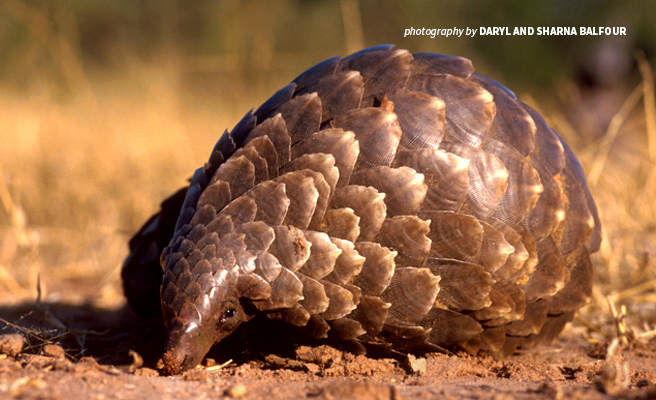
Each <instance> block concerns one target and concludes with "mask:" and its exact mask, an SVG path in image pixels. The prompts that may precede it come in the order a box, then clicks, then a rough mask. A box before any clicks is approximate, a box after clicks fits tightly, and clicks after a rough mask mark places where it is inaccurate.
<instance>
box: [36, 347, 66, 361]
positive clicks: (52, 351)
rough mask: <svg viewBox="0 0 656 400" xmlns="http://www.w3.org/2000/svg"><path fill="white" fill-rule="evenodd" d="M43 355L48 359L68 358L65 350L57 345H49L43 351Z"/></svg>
mask: <svg viewBox="0 0 656 400" xmlns="http://www.w3.org/2000/svg"><path fill="white" fill-rule="evenodd" d="M41 354H43V355H44V356H47V357H54V358H65V357H66V352H65V351H64V349H62V348H61V346H59V345H56V344H47V345H45V346H43V349H41Z"/></svg>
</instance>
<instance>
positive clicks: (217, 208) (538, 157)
mask: <svg viewBox="0 0 656 400" xmlns="http://www.w3.org/2000/svg"><path fill="white" fill-rule="evenodd" d="M473 71H474V68H473V67H472V64H471V62H470V61H468V60H466V59H464V58H460V57H454V56H446V55H440V54H433V53H415V54H411V53H409V52H408V51H407V50H400V49H393V46H388V45H386V46H378V47H373V48H369V49H366V50H362V51H360V52H357V53H355V54H352V55H350V56H348V57H346V58H342V59H340V58H339V57H335V58H330V59H328V60H326V61H324V62H322V63H320V64H317V65H316V66H314V67H312V68H310V69H309V70H307V71H305V72H303V73H302V74H301V75H299V76H298V77H297V78H296V79H295V80H294V81H293V82H292V83H290V84H289V85H287V86H285V87H284V88H282V89H281V90H280V91H278V92H277V93H275V94H274V95H273V96H272V97H271V98H270V99H269V100H267V101H266V102H264V104H262V106H260V107H259V108H258V109H257V110H256V111H255V112H249V113H248V114H246V116H245V117H244V118H243V119H242V120H241V121H240V122H239V123H238V124H237V125H236V126H235V128H234V129H233V130H232V131H230V132H228V131H226V132H225V133H224V134H223V136H222V137H221V138H220V140H219V141H218V143H217V144H216V146H215V147H214V149H213V150H212V152H211V154H210V157H209V160H208V162H207V163H205V165H203V166H202V167H201V168H199V169H198V170H196V171H195V173H194V174H193V178H192V179H191V183H190V184H189V187H188V189H187V190H182V191H180V192H178V193H177V194H175V195H174V196H172V197H171V198H169V199H168V200H167V201H165V202H164V203H163V206H162V211H161V212H160V213H159V214H157V215H155V216H154V217H152V218H151V219H150V220H149V221H148V222H147V223H146V225H144V227H143V228H142V230H141V231H140V232H139V233H138V234H137V235H136V236H135V237H134V238H133V239H132V241H131V242H130V247H131V250H132V253H131V255H130V256H129V257H128V259H127V260H126V262H125V265H124V269H123V278H124V287H125V292H126V295H127V297H128V300H129V302H130V304H131V306H132V307H133V308H134V309H135V310H136V311H137V312H139V313H140V314H142V315H148V314H152V313H156V312H157V311H158V310H159V307H160V298H161V312H162V314H163V318H164V322H165V324H166V326H167V330H168V342H167V347H166V352H165V354H164V356H163V365H164V372H166V373H172V374H174V373H179V372H181V371H184V370H187V369H189V368H193V367H194V366H195V365H197V364H198V363H199V362H200V361H201V360H202V359H203V357H204V356H205V354H206V353H207V352H208V350H209V349H210V347H211V346H212V345H213V344H215V343H218V342H219V341H220V340H222V339H223V338H225V337H227V336H228V335H230V333H232V332H233V331H234V330H235V329H236V328H237V327H238V326H239V325H240V324H241V323H243V322H246V321H249V320H250V319H251V318H252V317H253V316H254V315H266V316H268V317H269V318H272V319H276V320H282V321H286V322H288V323H289V324H292V325H296V326H298V327H299V329H301V330H304V331H305V332H307V333H308V334H309V335H312V336H313V337H315V338H318V339H321V338H329V339H336V340H340V341H343V342H346V343H349V344H350V348H354V349H360V350H362V351H363V352H364V351H365V349H366V348H367V347H369V346H382V347H385V346H388V347H389V348H390V349H393V350H399V351H404V352H426V351H440V350H442V349H443V348H458V349H464V350H466V351H468V352H470V353H472V354H477V353H478V354H492V355H497V356H503V355H506V354H509V353H512V352H514V351H515V350H516V349H517V348H518V347H529V346H531V345H533V344H534V343H537V342H541V341H546V342H548V341H551V340H553V339H554V338H555V337H556V336H557V335H558V333H559V332H560V331H561V330H562V328H563V327H564V325H565V324H566V323H567V322H568V321H569V320H570V319H571V318H572V316H573V314H574V312H575V311H576V310H577V309H578V308H579V307H581V306H582V305H584V304H585V303H586V302H587V301H588V299H589V298H590V295H591V292H592V264H591V262H590V257H589V254H590V253H592V252H594V251H596V250H597V249H598V248H599V243H600V237H601V235H600V229H601V228H600V224H599V218H598V216H597V211H596V207H595V204H594V201H593V200H592V197H591V195H590V193H589V191H588V189H587V187H586V181H585V176H584V174H583V170H582V168H581V165H580V164H579V162H578V160H577V159H576V157H575V156H574V154H573V153H572V151H571V150H570V149H569V147H568V146H567V145H566V144H565V143H564V142H563V140H562V139H561V138H560V136H559V135H558V134H557V133H556V132H555V131H554V130H553V129H551V128H550V127H549V126H548V125H547V124H546V122H545V121H544V120H543V119H542V118H541V117H540V115H539V114H538V113H537V112H536V111H535V110H533V109H531V108H530V107H529V106H527V105H526V104H524V103H522V102H521V101H520V100H518V99H517V98H516V97H515V95H514V94H513V93H512V92H511V91H509V90H508V89H506V88H505V87H504V86H502V85H500V84H499V83H497V82H495V81H493V80H491V79H489V78H486V77H484V76H481V75H478V74H475V73H474V72H473ZM162 250H163V251H162ZM160 252H161V258H160ZM160 260H161V267H160ZM162 268H163V271H164V272H163V274H162ZM160 283H161V287H160Z"/></svg>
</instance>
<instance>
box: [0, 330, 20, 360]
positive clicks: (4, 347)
mask: <svg viewBox="0 0 656 400" xmlns="http://www.w3.org/2000/svg"><path fill="white" fill-rule="evenodd" d="M24 346H25V338H23V335H21V334H19V333H5V334H3V335H0V354H6V355H8V356H10V357H16V356H17V355H19V354H20V353H21V352H22V351H23V347H24Z"/></svg>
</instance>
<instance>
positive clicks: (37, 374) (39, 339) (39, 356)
mask: <svg viewBox="0 0 656 400" xmlns="http://www.w3.org/2000/svg"><path fill="white" fill-rule="evenodd" d="M0 316H2V319H3V320H4V321H2V322H0V325H8V326H4V328H5V329H2V330H1V331H0V333H2V334H3V335H2V336H0V352H2V353H4V355H1V356H0V398H5V399H6V398H9V399H69V400H70V399H123V398H141V399H158V400H162V399H205V398H243V399H302V398H308V399H349V398H357V399H366V400H368V399H372V400H373V399H390V400H391V399H430V398H443V399H450V398H453V399H456V398H458V399H459V398H466V399H497V400H505V399H561V398H570V399H608V398H622V399H650V398H656V346H654V344H655V343H654V340H653V339H652V342H651V343H649V342H638V343H637V344H634V345H632V346H627V345H619V346H617V347H615V344H611V345H610V347H611V348H609V345H608V344H607V343H597V344H591V343H590V342H588V341H586V340H585V339H584V335H583V334H582V333H583V332H584V331H585V328H584V327H582V326H581V325H578V324H577V323H573V324H571V325H570V326H569V327H568V328H566V330H565V332H564V334H563V335H561V337H560V338H559V339H558V340H557V341H556V342H555V343H554V344H553V345H552V346H549V347H542V348H539V349H535V350H533V351H530V352H525V353H524V354H518V355H513V356H512V357H510V358H508V359H506V360H502V361H500V360H494V359H491V358H477V357H469V356H465V355H462V354H451V355H444V354H429V355H426V356H425V357H413V356H409V357H397V358H396V359H391V358H379V359H374V358H369V357H366V356H356V355H353V354H351V353H348V352H343V351H340V350H337V349H335V348H333V347H330V346H326V345H322V346H316V345H314V346H308V345H302V346H297V347H286V346H284V345H282V346H278V345H277V344H279V342H278V341H279V340H281V339H279V338H275V337H274V338H272V339H271V340H270V341H269V344H270V345H273V343H271V342H274V341H275V342H276V345H275V346H273V347H269V348H267V346H264V347H262V346H260V347H258V348H255V346H254V345H253V343H255V342H256V341H257V340H258V339H257V338H254V333H253V331H259V333H262V332H263V331H265V332H266V336H267V337H270V333H271V332H272V330H271V329H270V328H271V327H265V326H260V325H257V324H258V323H257V322H255V323H254V324H253V326H252V327H248V328H247V329H246V330H243V331H242V332H240V333H238V334H237V335H236V336H240V338H239V339H234V340H233V341H232V342H229V343H227V344H226V346H224V348H222V349H215V351H213V352H212V353H210V355H209V356H210V357H214V358H213V359H206V360H205V366H204V367H202V368H197V369H196V370H192V371H189V372H188V373H186V374H184V375H182V376H175V377H164V376H160V375H159V373H158V371H157V369H156V362H157V361H156V360H157V358H158V355H159V354H161V353H160V352H161V346H162V344H163V340H162V333H163V331H162V327H161V323H159V322H157V321H146V322H142V321H139V320H137V319H136V317H134V316H133V315H132V314H131V312H130V311H128V310H126V309H124V308H123V309H119V310H101V309H96V308H93V307H90V306H70V305H57V304H51V305H43V304H40V305H37V304H34V303H31V304H30V303H26V304H22V305H17V306H11V307H4V308H2V307H0ZM7 322H9V324H7ZM0 329H1V328H0ZM249 329H250V331H249ZM10 332H14V333H18V334H20V337H18V339H19V340H17V341H15V342H12V339H16V338H17V337H16V336H15V335H14V336H12V335H11V334H10ZM67 332H68V333H67ZM21 337H22V338H23V339H21ZM281 337H288V336H287V333H286V332H282V335H281ZM249 340H253V341H254V342H253V343H251V346H250V347H249V351H246V350H245V347H248V346H247V345H245V342H248V341H249ZM22 341H24V343H21V342H22ZM264 342H266V341H264ZM259 343H261V342H259ZM81 349H84V351H83V352H81ZM227 357H231V358H232V359H233V361H232V362H229V363H227V365H223V363H224V362H225V361H227V360H226V358H227Z"/></svg>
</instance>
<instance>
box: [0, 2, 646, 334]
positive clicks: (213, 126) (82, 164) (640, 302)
mask: <svg viewBox="0 0 656 400" xmlns="http://www.w3.org/2000/svg"><path fill="white" fill-rule="evenodd" d="M480 26H508V27H511V29H512V27H515V26H531V27H534V28H537V27H548V26H576V27H579V26H592V27H596V26H625V27H626V28H627V33H628V34H627V35H626V36H615V37H614V36H610V37H608V36H516V37H515V36H501V37H499V36H478V35H477V36H476V37H474V38H469V37H460V38H457V37H449V38H444V37H439V36H438V37H436V38H430V37H429V36H411V37H405V38H404V37H403V36H404V30H405V29H406V28H410V27H414V28H422V27H426V28H452V27H458V28H467V27H471V28H478V27H480ZM381 43H394V44H396V45H397V46H399V47H402V48H407V49H409V50H410V51H413V52H417V51H436V52H441V53H446V54H456V55H461V56H464V57H467V58H469V59H471V60H472V61H473V62H474V65H475V66H476V68H477V72H479V73H482V74H484V75H487V76H490V77H492V78H494V79H496V80H498V81H500V82H502V83H503V84H505V85H506V86H508V87H509V88H511V89H512V90H513V91H515V93H516V94H517V95H518V96H519V97H520V98H521V99H522V100H524V101H525V102H527V103H529V104H531V105H532V106H534V107H536V108H537V109H539V110H540V111H541V112H542V113H543V115H544V116H545V117H546V118H547V120H548V121H549V122H550V124H551V125H552V126H553V127H554V128H555V129H556V130H557V131H559V132H560V133H561V134H562V135H563V136H564V137H565V138H566V140H567V141H568V142H569V143H570V145H571V146H572V147H573V148H574V150H575V151H576V153H577V154H578V155H579V157H580V158H581V161H582V163H583V164H584V167H585V169H586V171H587V172H589V173H590V187H591V190H592V192H593V195H594V196H595V198H596V200H597V203H598V206H599V209H600V213H601V217H602V220H603V223H604V228H605V232H604V235H605V236H604V239H605V240H604V243H603V247H602V251H601V252H600V253H599V254H598V255H597V256H596V257H595V261H596V265H595V268H596V283H597V285H596V288H595V298H594V301H593V302H592V304H591V306H590V307H588V311H587V312H586V313H584V316H586V318H588V320H589V321H591V322H592V323H593V324H594V325H595V326H601V325H602V324H601V322H599V321H597V320H598V319H601V318H604V317H603V316H604V315H606V316H607V315H608V314H609V313H608V312H607V311H608V306H607V305H606V304H605V298H606V296H610V298H611V300H612V302H613V304H616V305H618V306H619V305H621V304H626V305H628V306H629V308H628V309H627V313H628V314H629V316H628V317H629V318H632V319H633V320H632V321H633V322H632V324H633V326H637V327H639V330H641V331H649V330H650V329H653V325H650V324H653V323H654V322H656V306H655V305H654V304H656V289H655V288H656V262H655V261H654V257H655V256H656V206H655V202H654V198H655V197H656V196H655V195H656V172H655V164H654V162H655V161H656V127H655V125H656V117H655V115H654V114H655V111H654V93H653V73H652V68H651V65H653V64H654V57H655V55H656V3H654V2H652V1H650V0H636V1H631V2H624V1H611V0H600V1H595V2H570V1H566V0H557V1H547V0H539V1H533V2H516V1H510V0H501V1H496V2H481V1H474V0H463V1H458V2H446V1H435V0H416V1H391V0H341V1H328V0H271V1H254V0H243V1H240V0H213V1H208V0H187V1H182V0H160V1H154V0H138V1H137V0H115V1H111V2H90V1H86V0H58V1H52V0H2V1H1V2H0V200H1V202H0V303H1V304H13V303H18V302H21V301H25V300H32V299H34V298H35V296H36V288H37V280H38V278H39V277H40V287H41V290H42V292H43V293H42V295H43V297H44V299H45V300H47V301H67V302H72V303H75V304H81V303H93V304H94V305H99V306H108V307H115V306H119V305H120V304H123V298H122V293H121V289H120V282H119V271H120V264H121V262H122V260H123V258H124V257H125V255H126V254H127V244H126V243H127V240H128V239H129V237H130V236H131V234H132V233H133V232H135V231H136V230H137V229H138V228H139V226H140V225H141V224H142V223H143V222H144V221H145V220H146V219H147V217H148V216H150V215H151V214H152V213H153V212H155V211H156V210H157V208H158V204H159V202H160V201H161V199H163V198H164V197H166V196H167V195H168V194H169V193H171V192H172V191H174V190H175V189H177V188H178V187H180V186H182V185H183V184H184V183H185V180H186V178H187V177H189V175H190V174H191V172H192V171H193V170H194V169H195V168H197V167H198V166H199V165H202V163H203V162H204V161H205V160H206V157H207V156H208V154H209V151H210V149H211V148H212V146H213V144H214V142H215V141H216V140H217V139H218V137H219V136H220V134H221V133H222V132H223V130H224V129H226V128H231V127H232V126H233V125H234V124H235V123H236V122H237V121H238V120H239V119H240V117H241V116H242V115H243V114H244V113H245V112H246V111H247V110H249V109H250V108H252V107H257V106H258V105H259V104H261V103H262V101H264V100H265V99H266V98H268V96H269V95H270V94H272V93H273V92H274V91H275V90H277V89H279V88H280V87H282V86H283V85H285V84H286V83H288V82H289V81H290V80H291V79H293V78H294V77H295V76H296V75H297V74H299V73H300V72H302V71H304V70H305V69H306V68H308V67H310V66H312V65H314V64H315V63H317V62H319V61H321V60H323V59H325V58H328V57H331V56H333V55H342V56H344V55H346V54H349V53H351V52H353V51H356V50H358V49H360V48H363V47H366V46H372V45H376V44H381ZM599 310H602V311H604V312H603V313H598V312H597V311H599ZM604 329H605V328H604Z"/></svg>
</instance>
